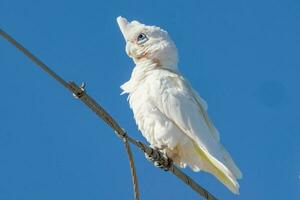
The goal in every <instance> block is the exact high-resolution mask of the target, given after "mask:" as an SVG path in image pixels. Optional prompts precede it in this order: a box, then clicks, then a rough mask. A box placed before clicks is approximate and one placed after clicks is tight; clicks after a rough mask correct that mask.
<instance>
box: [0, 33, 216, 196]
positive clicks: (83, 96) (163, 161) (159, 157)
mask: <svg viewBox="0 0 300 200" xmlns="http://www.w3.org/2000/svg"><path fill="white" fill-rule="evenodd" d="M0 35H2V36H3V37H4V38H5V39H6V40H7V41H9V42H10V43H11V44H13V45H14V46H15V47H16V48H18V49H19V50H20V51H22V52H23V53H24V54H25V55H26V56H27V57H29V58H30V59H31V60H32V61H33V62H34V63H36V64H37V65H38V66H39V67H41V68H42V69H43V70H44V71H45V72H47V73H48V74H49V75H50V76H52V77H53V78H54V79H56V80H57V81H58V82H59V83H61V84H62V85H63V86H64V87H65V88H67V89H69V90H70V91H71V92H72V93H73V94H74V95H75V96H76V97H77V98H78V99H80V100H81V101H82V102H83V103H84V104H85V105H87V106H88V107H89V108H90V109H91V110H92V111H93V112H94V113H96V114H97V115H98V116H99V117H100V118H101V119H102V120H104V121H105V122H106V123H107V124H108V125H109V126H110V127H111V128H112V129H113V130H114V131H115V133H116V134H117V135H118V136H119V137H120V138H122V139H123V141H124V142H125V147H126V150H127V153H128V157H129V161H130V168H131V173H132V180H133V183H134V192H135V199H136V200H138V198H139V193H138V183H137V176H136V170H135V167H134V161H133V155H132V152H131V149H130V146H129V144H128V142H130V143H132V144H134V145H135V146H136V147H138V148H139V149H140V150H141V151H143V152H144V153H146V154H147V155H148V156H149V157H151V158H153V162H155V163H158V164H159V166H161V168H163V169H164V170H165V171H169V172H171V173H173V174H174V175H175V176H177V177H178V178H179V179H180V180H182V181H183V182H184V183H186V184H187V185H188V186H190V187H191V188H192V189H193V190H194V191H196V192H197V193H198V194H200V195H201V196H203V197H204V198H205V199H207V200H217V198H216V197H214V196H213V195H212V194H211V193H209V192H208V191H207V190H206V189H204V188H203V187H201V186H200V185H199V184H197V183H196V182H195V181H194V180H193V179H191V178H190V177H189V176H187V175H186V174H185V173H183V172H182V171H181V170H179V169H178V168H177V167H176V166H175V165H173V163H172V161H171V160H170V159H169V158H166V157H165V156H164V155H163V154H162V153H161V152H160V151H158V150H155V149H152V148H151V147H149V146H147V145H146V144H144V143H142V142H140V141H137V140H135V139H133V138H132V137H130V136H128V135H127V134H126V132H125V131H124V129H122V128H121V127H120V125H119V124H118V123H117V122H116V121H115V120H114V119H113V118H112V117H111V115H110V114H108V112H106V111H105V109H104V108H102V106H100V105H99V104H98V103H97V102H96V101H95V100H94V99H93V98H92V97H90V96H89V95H88V94H87V93H86V91H85V90H84V87H83V86H82V87H79V86H77V85H76V84H75V83H74V82H69V83H68V82H66V81H65V80H64V79H62V78H61V77H60V76H58V75H57V74H56V73H55V72H54V71H52V70H51V69H50V68H49V67H48V66H47V65H46V64H45V63H43V62H42V61H41V60H39V59H38V58H37V57H36V56H34V55H33V54H32V53H30V52H29V51H28V50H27V49H26V48H25V47H23V46H22V45H21V44H20V43H18V42H17V41H16V40H14V39H13V38H12V37H11V36H9V35H8V34H7V33H6V32H4V31H3V30H2V29H0Z"/></svg>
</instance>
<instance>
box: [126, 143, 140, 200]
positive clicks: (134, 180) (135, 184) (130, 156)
mask: <svg viewBox="0 0 300 200" xmlns="http://www.w3.org/2000/svg"><path fill="white" fill-rule="evenodd" d="M124 143H125V148H126V150H127V154H128V159H129V165H130V170H131V175H132V176H131V178H132V184H133V190H134V199H135V200H139V199H140V194H139V185H138V179H137V175H136V169H135V167H134V159H133V154H132V151H131V148H130V144H129V143H128V140H127V139H126V138H124Z"/></svg>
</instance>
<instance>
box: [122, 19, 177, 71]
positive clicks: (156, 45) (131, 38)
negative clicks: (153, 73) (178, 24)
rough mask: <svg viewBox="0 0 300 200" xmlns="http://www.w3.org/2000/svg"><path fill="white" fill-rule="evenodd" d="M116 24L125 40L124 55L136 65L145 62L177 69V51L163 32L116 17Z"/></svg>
mask: <svg viewBox="0 0 300 200" xmlns="http://www.w3.org/2000/svg"><path fill="white" fill-rule="evenodd" d="M117 22H118V24H119V27H120V30H121V32H122V34H123V36H124V38H125V40H126V53H127V54H128V56H129V57H131V58H132V59H133V60H134V62H135V63H136V64H138V63H140V62H145V61H146V62H151V63H153V64H156V66H157V67H164V68H168V69H176V68H177V62H178V55H177V49H176V46H175V44H174V42H173V41H172V40H171V38H170V37H169V35H168V33H167V32H166V31H165V30H163V29H161V28H159V27H157V26H147V25H144V24H141V23H140V22H138V21H132V22H128V21H127V19H125V18H123V17H118V18H117Z"/></svg>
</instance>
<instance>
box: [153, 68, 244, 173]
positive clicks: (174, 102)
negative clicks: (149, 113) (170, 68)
mask: <svg viewBox="0 0 300 200" xmlns="http://www.w3.org/2000/svg"><path fill="white" fill-rule="evenodd" d="M154 90H156V91H157V92H159V94H158V95H160V98H161V101H159V102H156V104H157V107H158V109H159V110H160V111H161V112H162V113H163V114H164V115H165V116H166V117H167V118H168V119H169V120H170V121H172V122H173V123H174V124H175V125H176V126H177V127H178V128H179V129H180V130H181V131H182V132H183V133H184V134H186V135H187V136H188V137H189V138H191V139H192V140H193V141H195V142H196V143H197V145H198V146H199V148H201V150H203V151H204V152H206V153H207V154H209V155H210V156H212V157H213V158H214V159H217V160H218V161H220V162H221V163H223V164H224V165H226V168H228V169H229V170H230V171H231V172H232V174H234V176H235V177H236V178H240V177H241V176H242V174H241V172H240V170H239V169H238V167H237V166H236V165H235V163H234V161H233V160H232V158H231V156H230V155H229V153H228V152H227V151H226V150H225V148H224V147H223V146H222V144H220V138H219V134H218V131H217V129H216V128H215V127H214V125H213V123H212V122H211V120H210V119H209V117H208V114H207V112H206V109H205V103H204V101H203V100H202V99H201V98H200V97H199V96H198V95H197V94H196V93H195V92H194V91H193V90H192V88H191V87H190V86H189V84H188V83H187V82H186V81H185V80H184V78H183V77H182V76H180V75H179V74H177V73H171V72H165V74H164V75H163V78H162V79H161V81H160V84H159V88H154Z"/></svg>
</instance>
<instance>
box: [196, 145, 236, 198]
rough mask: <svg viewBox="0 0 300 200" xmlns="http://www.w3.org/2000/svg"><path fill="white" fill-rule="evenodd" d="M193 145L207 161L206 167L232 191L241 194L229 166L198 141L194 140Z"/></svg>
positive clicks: (203, 159) (204, 160) (205, 161)
mask: <svg viewBox="0 0 300 200" xmlns="http://www.w3.org/2000/svg"><path fill="white" fill-rule="evenodd" d="M193 145H194V147H195V150H196V152H197V154H198V155H199V156H200V159H201V160H202V161H203V162H204V163H205V166H206V167H207V168H206V169H207V170H208V171H209V172H211V173H212V174H213V175H214V176H215V177H216V178H217V179H219V180H220V181H221V182H222V183H223V184H224V185H225V186H226V187H227V188H228V189H229V190H230V191H232V192H233V193H235V194H239V184H238V183H237V181H236V179H235V178H234V177H233V175H232V174H231V172H230V171H229V170H228V169H227V167H225V166H224V165H223V164H222V163H221V162H220V161H218V160H217V159H215V158H214V157H212V156H211V155H210V154H209V153H208V152H206V151H204V150H202V149H201V148H200V147H199V146H198V144H197V143H196V142H193Z"/></svg>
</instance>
